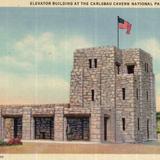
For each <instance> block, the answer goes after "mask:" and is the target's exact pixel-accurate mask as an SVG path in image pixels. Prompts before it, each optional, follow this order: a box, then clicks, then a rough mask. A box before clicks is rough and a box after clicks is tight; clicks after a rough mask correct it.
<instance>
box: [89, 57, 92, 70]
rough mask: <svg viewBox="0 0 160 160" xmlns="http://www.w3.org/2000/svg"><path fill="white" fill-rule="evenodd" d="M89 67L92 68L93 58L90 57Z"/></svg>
mask: <svg viewBox="0 0 160 160" xmlns="http://www.w3.org/2000/svg"><path fill="white" fill-rule="evenodd" d="M89 68H92V59H89Z"/></svg>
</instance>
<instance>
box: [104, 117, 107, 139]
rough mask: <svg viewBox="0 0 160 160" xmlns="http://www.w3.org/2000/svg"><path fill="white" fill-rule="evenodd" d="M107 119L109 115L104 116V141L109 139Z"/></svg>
mask: <svg viewBox="0 0 160 160" xmlns="http://www.w3.org/2000/svg"><path fill="white" fill-rule="evenodd" d="M107 121H108V117H104V141H107Z"/></svg>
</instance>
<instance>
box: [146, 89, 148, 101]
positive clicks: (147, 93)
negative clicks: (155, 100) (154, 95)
mask: <svg viewBox="0 0 160 160" xmlns="http://www.w3.org/2000/svg"><path fill="white" fill-rule="evenodd" d="M146 98H147V101H148V91H146Z"/></svg>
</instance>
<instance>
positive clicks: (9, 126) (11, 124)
mask: <svg viewBox="0 0 160 160" xmlns="http://www.w3.org/2000/svg"><path fill="white" fill-rule="evenodd" d="M4 133H5V138H7V139H10V138H22V117H21V116H17V117H4Z"/></svg>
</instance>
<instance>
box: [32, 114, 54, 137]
mask: <svg viewBox="0 0 160 160" xmlns="http://www.w3.org/2000/svg"><path fill="white" fill-rule="evenodd" d="M53 121H54V119H53V117H35V118H34V125H35V139H54V129H53V128H54V127H53V126H54V122H53Z"/></svg>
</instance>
